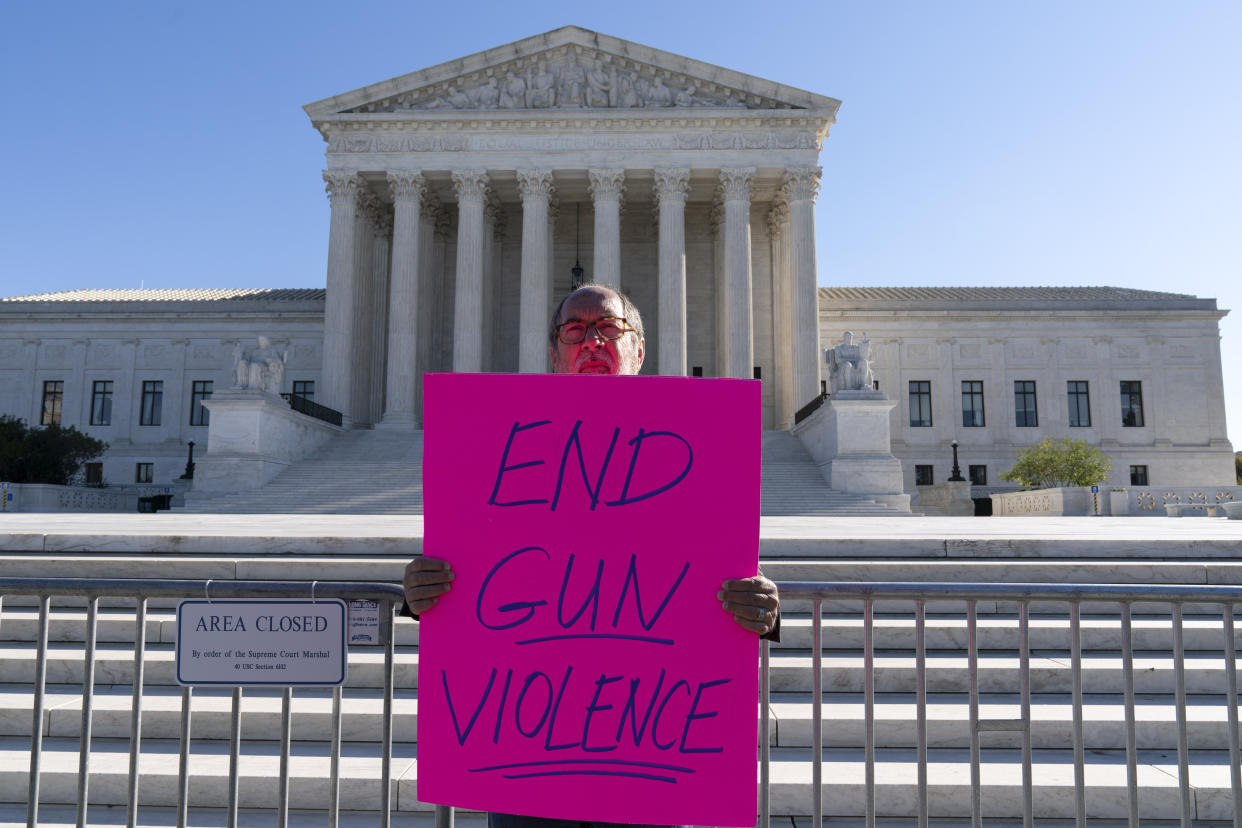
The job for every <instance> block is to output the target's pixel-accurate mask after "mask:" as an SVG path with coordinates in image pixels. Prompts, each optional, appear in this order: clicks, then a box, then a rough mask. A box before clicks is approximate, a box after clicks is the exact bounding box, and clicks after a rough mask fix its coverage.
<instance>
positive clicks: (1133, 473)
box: [1130, 466, 1150, 486]
mask: <svg viewBox="0 0 1242 828" xmlns="http://www.w3.org/2000/svg"><path fill="white" fill-rule="evenodd" d="M1130 485H1131V486H1147V485H1150V484H1148V482H1147V467H1146V466H1131V467H1130Z"/></svg>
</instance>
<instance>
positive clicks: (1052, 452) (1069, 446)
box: [1001, 437, 1113, 489]
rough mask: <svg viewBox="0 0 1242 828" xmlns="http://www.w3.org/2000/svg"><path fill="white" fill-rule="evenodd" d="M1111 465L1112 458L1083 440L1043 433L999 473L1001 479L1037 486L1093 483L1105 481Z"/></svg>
mask: <svg viewBox="0 0 1242 828" xmlns="http://www.w3.org/2000/svg"><path fill="white" fill-rule="evenodd" d="M1112 467H1113V461H1112V460H1109V459H1108V458H1107V457H1105V456H1104V453H1103V452H1102V451H1100V450H1099V449H1098V448H1096V447H1095V446H1092V445H1090V444H1088V443H1087V441H1086V440H1074V439H1071V438H1069V437H1066V438H1065V439H1064V440H1053V439H1052V438H1051V437H1045V438H1044V439H1043V441H1042V442H1041V443H1040V444H1039V445H1037V446H1031V447H1030V448H1029V449H1026V450H1025V451H1022V452H1019V454H1018V460H1017V462H1016V463H1014V464H1013V468H1011V469H1010V470H1009V471H1007V472H1004V473H1003V474H1001V480H1012V481H1013V482H1015V483H1020V484H1022V485H1023V486H1028V487H1034V488H1040V489H1050V488H1056V487H1058V486H1094V485H1095V484H1097V483H1103V482H1104V480H1105V479H1106V478H1107V477H1108V472H1109V471H1110V470H1111V469H1112Z"/></svg>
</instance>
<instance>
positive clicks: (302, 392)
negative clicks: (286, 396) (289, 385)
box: [293, 380, 315, 402]
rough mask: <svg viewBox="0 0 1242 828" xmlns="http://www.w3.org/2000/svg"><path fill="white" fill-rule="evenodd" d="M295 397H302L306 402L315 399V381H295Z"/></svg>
mask: <svg viewBox="0 0 1242 828" xmlns="http://www.w3.org/2000/svg"><path fill="white" fill-rule="evenodd" d="M293 396H295V397H301V398H302V399H304V400H311V401H312V402H313V401H314V399H315V381H314V380H294V381H293Z"/></svg>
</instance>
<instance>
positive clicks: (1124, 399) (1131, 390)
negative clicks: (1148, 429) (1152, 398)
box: [1121, 380, 1143, 428]
mask: <svg viewBox="0 0 1242 828" xmlns="http://www.w3.org/2000/svg"><path fill="white" fill-rule="evenodd" d="M1121 424H1122V425H1123V426H1127V427H1130V428H1140V427H1142V425H1143V383H1141V382H1136V381H1134V380H1122V381H1121Z"/></svg>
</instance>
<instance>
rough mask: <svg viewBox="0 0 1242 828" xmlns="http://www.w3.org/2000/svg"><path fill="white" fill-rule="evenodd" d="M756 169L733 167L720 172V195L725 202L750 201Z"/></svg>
mask: <svg viewBox="0 0 1242 828" xmlns="http://www.w3.org/2000/svg"><path fill="white" fill-rule="evenodd" d="M754 180H755V168H754V167H733V168H725V169H722V170H721V171H720V195H721V197H722V198H723V199H724V200H725V201H750V185H751V184H752V183H754Z"/></svg>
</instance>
